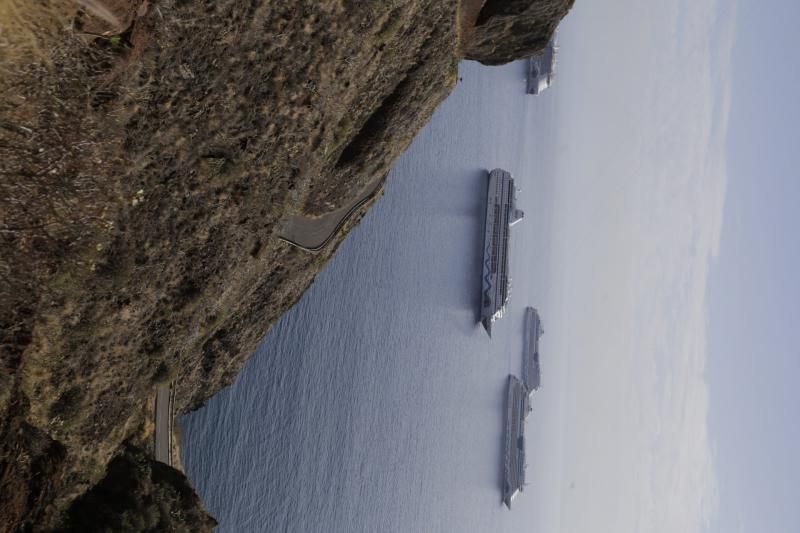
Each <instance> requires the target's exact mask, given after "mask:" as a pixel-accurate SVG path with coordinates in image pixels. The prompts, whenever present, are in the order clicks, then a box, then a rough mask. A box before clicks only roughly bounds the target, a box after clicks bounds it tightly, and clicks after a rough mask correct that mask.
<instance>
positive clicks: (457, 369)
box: [179, 62, 564, 532]
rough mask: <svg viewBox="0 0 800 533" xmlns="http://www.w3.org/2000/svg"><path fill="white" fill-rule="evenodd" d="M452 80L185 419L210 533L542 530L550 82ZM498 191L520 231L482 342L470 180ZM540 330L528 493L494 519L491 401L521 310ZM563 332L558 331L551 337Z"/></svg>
mask: <svg viewBox="0 0 800 533" xmlns="http://www.w3.org/2000/svg"><path fill="white" fill-rule="evenodd" d="M460 76H461V77H462V81H461V82H460V83H459V84H458V86H457V87H456V89H455V90H454V92H453V93H452V95H451V96H450V97H449V98H448V99H447V100H446V101H445V102H444V104H443V105H442V106H441V107H440V108H439V110H438V111H437V112H436V114H435V115H434V117H433V118H432V120H431V122H430V123H429V124H428V126H427V127H426V128H425V129H424V130H423V131H422V132H421V133H420V134H419V135H418V137H417V138H416V140H415V141H414V143H413V144H412V145H411V147H410V148H409V149H408V151H407V152H406V153H405V154H404V155H403V156H402V157H401V158H400V159H399V160H398V162H397V163H396V165H395V168H394V169H393V170H392V172H391V174H390V177H389V180H388V184H387V187H386V192H385V195H384V197H383V198H382V199H381V200H380V201H379V202H378V203H377V205H376V206H375V207H374V208H373V209H372V210H371V211H370V212H369V213H368V214H367V215H366V216H365V217H364V219H363V221H362V223H361V224H360V226H359V227H357V228H356V229H355V230H353V231H352V233H351V234H350V235H349V236H348V238H347V239H346V241H345V242H344V243H343V244H342V245H341V247H340V248H339V251H338V252H337V254H336V255H335V257H334V258H333V259H332V260H331V261H330V262H329V263H328V266H327V267H326V268H325V270H324V271H323V272H322V273H321V274H320V275H319V277H318V278H317V280H316V281H315V283H314V284H313V285H312V286H311V288H310V289H309V290H308V292H307V293H306V294H305V295H304V296H303V298H302V299H301V300H300V302H299V303H298V304H297V305H296V306H295V307H294V308H293V309H291V310H290V311H289V312H288V313H287V314H286V315H285V316H284V317H283V318H282V319H281V320H280V321H279V322H278V324H276V325H275V327H273V328H272V330H271V331H270V332H269V333H268V334H267V335H266V336H265V338H264V340H263V341H262V343H261V345H260V346H259V348H258V350H257V352H256V353H255V355H254V356H253V357H252V358H251V359H250V360H249V362H248V363H247V364H246V366H245V367H244V370H243V371H242V373H241V374H240V375H239V377H238V379H237V380H236V382H235V383H234V385H233V386H231V387H230V388H228V389H226V390H223V391H222V392H220V393H219V394H217V395H216V396H215V397H214V398H212V399H211V400H210V401H209V402H208V404H207V406H206V407H204V408H203V409H201V410H199V411H197V412H195V413H192V414H189V415H187V416H183V417H181V419H180V421H179V422H180V426H181V428H182V448H181V460H182V462H183V465H184V467H185V469H186V472H187V474H188V476H189V478H190V480H191V481H192V483H194V485H195V486H196V488H197V490H198V492H199V493H200V495H201V496H202V498H203V500H204V502H205V504H206V506H207V507H208V509H209V510H210V512H211V513H212V514H213V515H214V516H215V517H216V518H217V520H218V521H219V531H224V532H247V531H270V532H271V531H278V532H280V531H286V532H316V531H320V532H322V531H324V532H362V531H363V532H378V531H380V532H386V531H399V532H406V531H408V532H428V531H430V532H436V531H476V532H488V531H515V532H519V531H528V532H532V531H557V530H558V523H559V513H560V511H559V509H560V505H559V498H560V494H561V492H560V488H559V487H560V472H561V469H562V463H563V459H562V453H561V449H562V446H561V442H560V440H561V438H560V435H561V433H562V431H561V424H562V418H563V417H562V403H563V402H562V399H561V398H562V396H563V394H562V389H563V387H562V383H563V381H564V380H563V375H564V367H563V363H561V362H560V359H559V357H558V354H556V353H552V352H551V351H548V350H552V349H553V347H552V344H549V341H548V339H550V338H551V336H549V335H548V330H549V329H550V328H552V329H553V330H555V328H556V325H555V324H553V323H552V322H548V318H549V316H550V315H548V310H549V309H551V308H552V307H553V298H554V294H553V292H554V291H553V290H552V286H551V284H550V282H549V280H550V279H551V277H552V270H553V268H552V265H553V261H552V257H551V256H552V250H553V247H554V242H553V241H554V238H555V237H554V236H555V235H557V234H558V232H557V231H556V229H554V228H553V220H554V213H553V210H554V208H553V207H552V206H553V205H554V201H553V194H554V188H555V184H554V166H555V156H554V155H553V154H555V153H556V152H557V146H556V144H557V142H556V139H557V135H556V131H555V130H556V127H557V120H556V118H557V117H556V114H557V105H556V102H557V99H558V91H557V84H556V86H555V87H553V88H551V89H549V90H548V91H545V92H544V93H543V94H542V95H540V96H538V97H533V96H527V95H525V66H524V63H513V64H510V65H507V66H505V67H495V68H488V67H483V66H480V65H478V64H475V63H470V62H464V63H462V64H461V67H460ZM495 167H502V168H504V169H506V170H509V171H511V172H512V174H513V175H514V177H515V179H516V182H517V186H518V187H519V188H520V189H521V191H520V193H519V194H518V206H519V207H520V208H521V209H523V210H524V211H525V214H526V216H525V219H524V220H522V221H521V222H520V223H519V224H517V225H515V226H514V228H513V230H512V241H511V247H512V252H511V262H512V266H511V275H512V278H513V290H512V294H511V298H510V303H509V306H508V312H507V314H506V316H505V317H504V318H503V319H502V320H500V321H499V322H498V323H496V324H495V326H494V331H493V338H492V339H489V337H488V336H487V335H486V333H485V332H484V330H483V328H482V327H481V326H480V325H479V323H478V321H477V309H478V297H479V292H480V277H481V250H482V231H483V216H484V200H485V194H486V183H487V182H486V170H488V169H492V168H495ZM527 305H533V306H535V307H537V308H538V309H539V310H540V313H541V315H542V319H543V324H544V329H545V335H544V337H542V340H541V353H542V389H541V391H540V392H539V393H537V395H536V396H535V399H534V403H533V407H534V412H533V414H532V415H531V418H530V419H529V421H528V424H527V430H526V437H527V454H528V464H529V466H528V473H527V477H528V482H529V486H528V487H526V489H525V491H524V492H523V493H522V494H521V495H520V496H518V498H517V499H516V500H515V501H514V508H513V510H512V511H509V510H507V509H506V508H505V506H503V505H502V502H501V481H502V471H501V463H502V458H503V435H502V430H503V424H504V417H505V411H504V404H505V387H506V382H507V376H508V374H509V373H515V374H517V375H519V374H520V372H521V366H522V320H523V310H524V308H525V306H527ZM558 327H563V326H558Z"/></svg>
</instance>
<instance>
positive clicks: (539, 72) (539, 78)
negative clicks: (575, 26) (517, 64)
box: [526, 34, 558, 94]
mask: <svg viewBox="0 0 800 533" xmlns="http://www.w3.org/2000/svg"><path fill="white" fill-rule="evenodd" d="M557 54H558V46H557V45H556V34H553V37H551V38H550V41H549V42H548V43H547V46H546V47H545V49H544V50H542V52H541V53H539V55H536V56H534V57H531V58H530V59H528V82H527V89H526V92H527V93H528V94H539V93H540V92H542V91H544V90H545V89H547V88H548V87H550V84H552V83H553V79H554V78H555V74H556V56H557Z"/></svg>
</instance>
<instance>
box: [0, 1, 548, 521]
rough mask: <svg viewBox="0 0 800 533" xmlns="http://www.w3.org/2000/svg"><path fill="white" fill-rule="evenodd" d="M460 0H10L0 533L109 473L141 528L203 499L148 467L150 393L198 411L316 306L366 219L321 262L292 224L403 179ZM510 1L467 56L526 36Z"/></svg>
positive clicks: (488, 11) (73, 510)
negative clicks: (121, 483)
mask: <svg viewBox="0 0 800 533" xmlns="http://www.w3.org/2000/svg"><path fill="white" fill-rule="evenodd" d="M78 4H81V5H92V6H93V7H95V8H97V6H99V5H101V4H107V5H108V6H110V7H113V8H114V9H112V10H111V11H112V12H113V13H115V15H114V16H113V17H107V18H113V20H114V21H116V22H119V23H120V24H122V25H124V26H125V29H124V30H122V31H121V32H119V33H118V34H107V35H102V36H99V37H98V36H96V35H94V33H96V31H94V32H88V33H87V32H86V31H85V30H86V28H108V27H111V26H103V22H106V23H107V21H104V20H100V21H98V20H92V17H93V16H94V17H95V19H96V17H97V15H96V13H97V12H98V11H97V10H96V9H95V10H88V11H86V10H84V11H83V12H76V11H75V6H76V5H78ZM401 4H402V5H401ZM460 5H461V4H460V2H458V1H456V0H447V1H443V0H408V1H405V2H385V1H384V0H341V1H337V2H319V1H317V0H306V1H296V2H283V1H281V2H278V1H272V0H251V1H248V2H242V1H241V0H204V1H197V2H186V1H183V0H159V1H158V2H153V1H148V0H114V1H113V2H105V3H104V2H103V1H102V0H92V1H91V2H89V1H88V0H86V1H83V2H77V3H76V2H73V1H62V0H43V1H42V2H35V3H30V2H27V1H26V0H0V60H2V61H0V62H1V63H2V65H0V66H1V67H2V68H0V93H2V94H3V95H4V97H3V98H2V99H0V164H2V172H0V193H2V194H0V201H2V202H3V203H2V205H0V275H2V283H0V413H1V416H0V429H1V430H2V431H1V432H0V493H2V494H13V495H14V497H13V498H9V499H7V500H3V502H0V531H16V530H19V529H22V530H43V529H44V530H47V529H58V528H59V527H62V526H63V524H64V523H65V522H64V521H65V520H71V521H72V522H71V523H73V524H78V523H81V522H80V520H82V518H81V516H84V517H85V516H86V515H85V511H86V510H87V509H91V508H92V507H97V506H100V507H102V506H103V505H111V503H110V502H109V501H108V500H103V499H102V497H101V496H102V494H100V493H98V492H97V491H95V492H90V491H92V487H96V486H98V484H101V485H100V486H105V485H102V484H103V483H104V481H103V480H104V479H106V480H108V479H111V480H112V481H108V483H111V484H112V485H113V483H114V482H113V480H114V479H125V480H126V482H130V484H131V486H135V487H138V489H137V490H140V493H141V495H142V497H143V499H142V500H141V501H140V500H131V501H132V502H133V503H131V505H136V506H138V507H137V509H140V510H141V512H142V513H144V514H145V515H146V516H144V517H138V518H137V517H136V516H134V515H136V514H137V513H136V512H134V514H133V515H126V516H127V518H126V521H127V522H130V523H134V524H139V523H144V524H152V523H160V521H161V520H162V518H163V516H160V515H159V516H156V515H155V514H154V513H155V510H154V509H153V508H152V506H149V505H146V503H147V499H148V498H151V499H152V498H154V497H155V496H154V495H158V494H173V496H174V498H173V499H174V503H175V505H177V507H176V508H177V509H182V510H181V511H180V512H181V513H184V514H185V512H186V509H187V508H191V507H192V506H193V505H195V504H196V501H195V500H191V499H186V498H185V497H184V496H185V494H184V492H185V491H184V487H183V486H184V484H185V480H182V478H181V479H179V478H175V479H172V480H171V481H170V480H167V478H168V477H169V476H167V475H165V474H164V472H163V471H162V470H163V468H168V467H163V468H162V467H161V466H158V465H151V464H150V463H148V462H146V461H143V459H142V457H141V453H146V452H147V449H148V447H149V446H150V445H151V444H150V442H151V438H150V437H151V434H150V431H151V430H152V428H151V425H152V424H151V423H150V418H151V417H152V404H151V401H152V396H153V393H154V390H155V388H156V387H157V386H158V385H160V384H164V383H166V382H174V383H175V389H176V396H175V397H176V408H177V409H178V411H179V412H185V411H187V410H191V409H195V408H197V407H198V406H200V405H202V403H203V402H204V401H206V400H207V399H208V398H209V397H210V396H211V395H213V394H214V393H216V392H217V391H218V390H219V389H220V388H222V387H224V386H226V385H228V384H229V383H231V382H232V380H233V379H234V378H235V376H236V374H237V373H238V371H239V369H240V368H241V366H242V365H243V364H244V362H245V361H246V359H247V358H248V357H249V356H250V354H252V353H253V350H254V348H255V346H256V344H257V343H258V341H259V340H260V339H261V338H262V337H263V335H264V333H265V332H266V331H267V330H268V329H269V327H270V326H271V324H273V323H274V322H275V321H276V320H277V319H278V318H279V317H280V315H281V314H282V313H284V312H285V311H286V310H287V309H288V308H289V307H291V306H292V305H293V304H294V302H296V301H297V299H298V298H299V297H300V296H301V295H302V293H303V291H304V290H305V289H306V288H307V287H308V286H309V284H310V283H311V282H312V281H313V279H314V276H315V275H316V274H317V273H318V272H319V271H320V269H321V268H322V266H323V265H324V264H325V262H326V261H327V259H328V258H329V257H330V256H331V255H332V254H333V253H334V251H335V249H336V247H337V245H338V243H339V242H340V241H341V239H342V238H343V237H344V235H346V233H347V232H348V231H349V230H350V229H351V228H352V227H353V225H354V224H356V223H357V219H358V217H356V218H355V219H353V220H351V221H350V222H348V223H347V224H346V225H345V226H344V227H343V228H342V229H341V231H340V232H339V234H338V236H337V237H336V238H335V239H334V240H333V241H332V242H331V244H329V245H327V246H326V247H325V248H324V249H323V250H322V251H321V252H320V253H319V254H317V255H310V254H307V253H305V252H302V251H300V250H298V249H296V248H293V247H291V246H289V245H287V244H286V243H284V242H282V241H280V240H279V239H278V238H277V233H278V230H279V225H280V221H281V220H282V218H283V216H284V215H285V214H286V213H302V214H306V215H310V216H317V215H321V214H323V213H325V212H328V211H330V210H334V209H336V208H338V207H340V206H341V205H344V204H345V203H346V202H347V201H348V200H349V199H350V198H351V197H352V196H353V194H354V193H355V192H357V191H359V190H361V189H362V188H363V187H364V186H365V184H369V183H374V182H375V181H376V180H380V179H381V178H382V177H383V176H384V175H385V173H386V172H387V171H388V170H389V168H390V167H391V165H392V163H393V161H394V160H395V158H397V157H398V156H399V155H400V154H401V153H402V152H403V150H404V149H405V148H406V146H407V145H408V144H409V143H410V142H411V140H412V138H413V137H414V135H415V134H416V132H418V131H419V129H420V128H422V127H423V126H424V124H425V123H426V122H427V120H428V119H429V118H430V116H431V115H432V113H433V111H434V110H435V108H436V106H437V105H438V104H439V102H441V100H442V99H444V98H445V97H446V96H447V94H448V93H449V91H450V89H451V88H452V87H453V86H454V83H455V79H456V76H457V64H458V60H459V59H460V57H461V55H460V54H461V52H460V50H461V49H463V48H464V43H459V35H461V34H460V33H459V30H460V29H463V27H462V28H459V27H458V20H459V16H458V7H459V6H460ZM493 6H494V4H493V3H490V4H487V5H486V6H483V10H481V11H480V13H479V15H480V16H479V17H477V21H478V24H476V25H474V30H475V31H474V33H473V35H474V38H472V40H471V41H470V45H469V49H470V50H473V49H477V50H480V49H482V48H481V45H480V42H482V41H481V39H485V35H486V34H487V32H489V31H494V30H491V28H495V30H496V31H498V32H499V33H497V34H496V38H498V39H502V38H504V37H503V35H504V34H503V33H502V32H501V31H500V30H502V31H505V32H508V31H512V29H513V28H512V27H511V26H508V25H507V23H508V17H509V16H508V15H507V14H502V13H500V12H499V11H497V9H496V8H495V7H493ZM9 7H10V8H12V9H8V8H9ZM32 9H35V10H37V11H36V12H35V13H30V12H27V11H26V10H32ZM26 13H27V15H29V16H23V17H21V18H18V19H15V18H14V17H18V16H19V15H20V14H23V15H25V14H26ZM503 13H505V12H503ZM526 13H527V12H526ZM542 13H544V11H543V12H542ZM559 14H562V11H558V10H556V11H548V12H547V17H548V19H547V21H546V22H542V23H541V24H540V25H541V26H543V27H547V28H550V27H554V25H555V22H554V20H553V19H552V18H551V17H553V16H559ZM462 20H463V19H462ZM501 21H505V22H502V23H501ZM525 21H526V22H525V24H529V25H530V24H533V21H532V19H531V18H530V17H529V16H528V15H526V18H525ZM16 22H18V23H19V24H15V23H16ZM116 22H115V23H116ZM9 24H10V25H9ZM503 24H506V26H504V25H503ZM534 25H535V24H534ZM20 28H22V29H23V30H24V31H21V30H20ZM81 28H83V30H82V29H81ZM105 31H111V30H107V29H106V30H104V32H105ZM520 31H522V27H520ZM463 35H466V34H463ZM509 38H511V37H509ZM493 57H499V56H486V57H485V58H484V59H485V60H486V61H487V62H489V61H490V60H491V58H493ZM503 57H506V56H503ZM367 207H369V206H368V205H367V206H365V209H366V208H367ZM362 213H363V211H362ZM131 446H134V447H135V449H136V450H145V452H140V451H136V452H131V451H130V450H132V449H134V448H131ZM131 453H133V455H131ZM119 457H122V459H119V460H117V461H116V462H114V463H112V461H114V460H115V459H114V458H119ZM109 464H111V465H112V466H111V467H109ZM126 469H138V470H139V474H137V476H138V477H137V476H133V477H130V476H128V477H126V474H125V470H126ZM108 476H111V478H109V477H108ZM142 476H143V477H142ZM154 476H155V477H154ZM147 479H149V481H147ZM131 480H136V481H135V482H134V481H131ZM164 480H167V481H168V483H167V485H168V486H165V485H164V484H163V483H162V481H164ZM173 482H174V483H173ZM170 487H172V488H170ZM101 492H102V491H101ZM84 494H88V496H86V497H85V498H84V499H83V500H80V498H81V497H82V496H83V495H84ZM123 496H124V495H123V494H118V495H115V496H114V501H115V502H116V501H118V500H119V501H123V502H124V501H128V500H126V499H125V498H124V497H123ZM86 498H88V499H86ZM76 501H77V502H83V503H75V502H76ZM92 502H93V503H92ZM103 502H109V503H107V504H106V503H103ZM136 502H139V503H136ZM140 503H141V504H142V505H140ZM75 505H77V506H78V507H75ZM114 505H117V504H116V503H115V504H114ZM120 505H122V507H120V508H119V509H121V508H123V507H124V506H125V505H124V504H120ZM118 512H123V511H118ZM106 518H107V523H108V524H110V525H109V527H112V526H113V524H115V523H116V522H115V521H114V518H113V517H112V516H107V517H106ZM140 518H141V519H142V520H144V521H143V522H141V521H140ZM195 518H196V521H197V522H198V523H202V524H204V525H203V526H202V527H207V526H208V524H209V523H210V522H208V521H207V520H206V519H205V518H204V517H203V515H202V514H197V515H196V516H195ZM76 520H77V521H78V522H76ZM76 527H79V526H76ZM80 527H82V526H80Z"/></svg>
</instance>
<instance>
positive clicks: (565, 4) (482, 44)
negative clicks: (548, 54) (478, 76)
mask: <svg viewBox="0 0 800 533" xmlns="http://www.w3.org/2000/svg"><path fill="white" fill-rule="evenodd" d="M573 3H574V0H487V1H486V2H485V3H484V5H483V7H482V8H481V10H480V12H479V13H478V15H477V19H476V20H475V22H474V26H473V27H469V28H467V29H466V31H465V35H466V39H467V40H466V42H464V43H463V44H462V50H463V52H464V56H465V57H466V58H467V59H474V60H476V61H480V62H481V63H483V64H485V65H501V64H503V63H508V62H509V61H513V60H515V59H520V58H523V57H530V56H533V55H535V54H537V53H538V52H540V51H541V50H543V49H544V47H545V46H547V42H548V41H549V40H550V37H551V36H552V35H553V32H554V31H555V29H556V26H558V24H559V22H561V19H562V18H564V16H565V15H566V14H567V12H568V11H569V10H570V8H571V7H572V4H573Z"/></svg>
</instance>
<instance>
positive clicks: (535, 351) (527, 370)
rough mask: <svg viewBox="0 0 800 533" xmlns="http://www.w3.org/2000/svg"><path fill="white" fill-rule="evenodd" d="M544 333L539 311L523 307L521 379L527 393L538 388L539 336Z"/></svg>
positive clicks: (539, 375)
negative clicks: (523, 331)
mask: <svg viewBox="0 0 800 533" xmlns="http://www.w3.org/2000/svg"><path fill="white" fill-rule="evenodd" d="M543 334H544V329H543V328H542V321H541V318H540V317H539V311H537V310H536V309H534V308H533V307H526V308H525V339H524V342H523V354H522V379H523V381H524V382H525V387H526V388H527V389H528V393H529V394H533V393H534V391H536V390H538V389H539V386H540V385H541V372H540V367H539V337H541V336H542V335H543Z"/></svg>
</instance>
